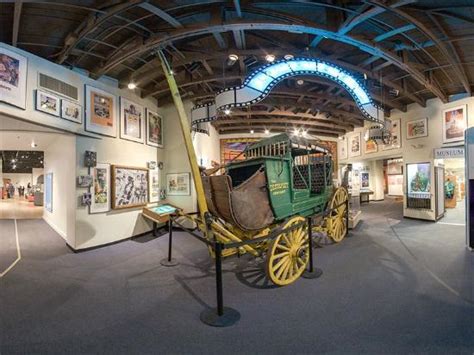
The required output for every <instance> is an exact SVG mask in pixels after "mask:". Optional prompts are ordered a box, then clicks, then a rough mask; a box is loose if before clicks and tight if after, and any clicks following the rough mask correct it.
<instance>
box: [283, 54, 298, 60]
mask: <svg viewBox="0 0 474 355" xmlns="http://www.w3.org/2000/svg"><path fill="white" fill-rule="evenodd" d="M294 57H295V56H294V55H293V54H285V56H284V57H283V58H285V59H286V60H292V59H293V58H294Z"/></svg>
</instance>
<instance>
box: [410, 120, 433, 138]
mask: <svg viewBox="0 0 474 355" xmlns="http://www.w3.org/2000/svg"><path fill="white" fill-rule="evenodd" d="M427 136H428V119H427V118H422V119H420V120H415V121H410V122H407V139H415V138H421V137H427Z"/></svg>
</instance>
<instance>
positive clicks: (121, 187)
mask: <svg viewBox="0 0 474 355" xmlns="http://www.w3.org/2000/svg"><path fill="white" fill-rule="evenodd" d="M147 203H148V169H147V168H136V167H130V166H121V165H112V208H113V209H114V210H115V209H124V208H133V207H141V206H146V204H147Z"/></svg>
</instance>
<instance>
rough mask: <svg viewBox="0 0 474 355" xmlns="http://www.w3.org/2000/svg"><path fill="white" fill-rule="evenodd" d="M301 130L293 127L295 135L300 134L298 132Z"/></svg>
mask: <svg viewBox="0 0 474 355" xmlns="http://www.w3.org/2000/svg"><path fill="white" fill-rule="evenodd" d="M299 131H300V130H299V129H298V128H294V129H293V135H294V136H298V135H299V134H298V133H299Z"/></svg>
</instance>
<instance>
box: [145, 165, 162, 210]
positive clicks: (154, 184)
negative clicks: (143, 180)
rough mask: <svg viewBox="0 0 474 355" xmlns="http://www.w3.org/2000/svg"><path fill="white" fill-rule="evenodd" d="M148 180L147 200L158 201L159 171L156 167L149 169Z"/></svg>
mask: <svg viewBox="0 0 474 355" xmlns="http://www.w3.org/2000/svg"><path fill="white" fill-rule="evenodd" d="M148 181H149V186H148V191H149V192H150V196H149V202H150V203H153V202H158V201H160V171H159V170H158V169H157V168H155V169H150V171H149V179H148Z"/></svg>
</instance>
